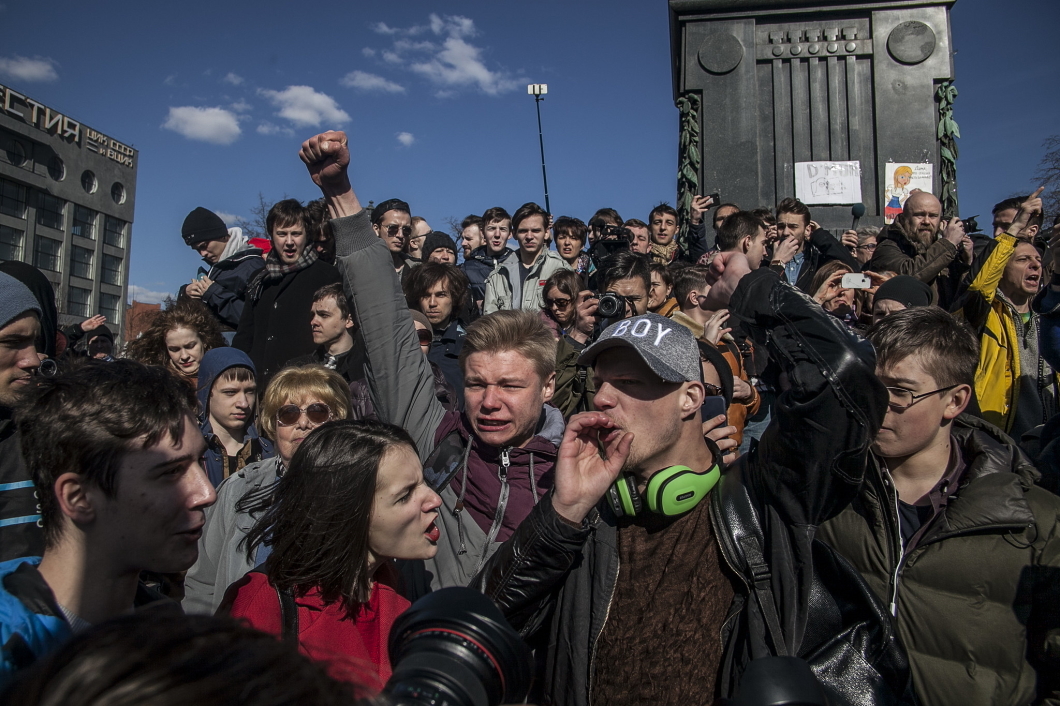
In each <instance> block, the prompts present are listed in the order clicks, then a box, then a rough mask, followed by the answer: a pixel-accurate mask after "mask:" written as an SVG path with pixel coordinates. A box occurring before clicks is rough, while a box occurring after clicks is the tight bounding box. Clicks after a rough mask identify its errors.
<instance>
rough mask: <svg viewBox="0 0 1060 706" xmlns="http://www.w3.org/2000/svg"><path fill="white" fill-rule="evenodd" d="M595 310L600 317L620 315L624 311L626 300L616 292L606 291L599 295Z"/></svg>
mask: <svg viewBox="0 0 1060 706" xmlns="http://www.w3.org/2000/svg"><path fill="white" fill-rule="evenodd" d="M596 312H597V314H599V316H600V318H602V319H613V318H615V317H621V316H623V315H624V314H625V313H626V302H625V300H624V299H623V298H622V297H621V296H619V295H618V294H615V293H614V292H607V293H606V294H604V295H603V296H601V297H600V301H599V303H598V304H597V305H596Z"/></svg>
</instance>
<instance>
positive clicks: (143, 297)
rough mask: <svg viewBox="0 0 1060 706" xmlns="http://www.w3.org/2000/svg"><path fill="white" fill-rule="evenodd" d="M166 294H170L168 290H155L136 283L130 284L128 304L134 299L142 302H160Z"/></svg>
mask: <svg viewBox="0 0 1060 706" xmlns="http://www.w3.org/2000/svg"><path fill="white" fill-rule="evenodd" d="M168 296H172V295H171V294H170V293H169V292H155V291H152V290H150V289H147V288H146V287H141V286H140V285H137V284H130V285H129V301H128V304H130V305H131V304H132V303H133V301H134V300H135V301H138V302H143V303H144V304H161V303H162V302H164V301H165V299H166V297H168Z"/></svg>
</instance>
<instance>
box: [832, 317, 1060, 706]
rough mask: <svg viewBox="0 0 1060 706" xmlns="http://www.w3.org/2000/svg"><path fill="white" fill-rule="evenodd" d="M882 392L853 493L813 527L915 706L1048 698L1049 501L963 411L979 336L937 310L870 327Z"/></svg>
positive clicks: (1051, 624) (1059, 559) (1058, 683)
mask: <svg viewBox="0 0 1060 706" xmlns="http://www.w3.org/2000/svg"><path fill="white" fill-rule="evenodd" d="M869 339H870V341H871V342H872V344H873V345H874V346H875V348H876V355H877V359H876V374H877V376H878V377H879V379H880V380H881V381H882V382H883V384H884V385H885V386H886V387H887V391H888V392H889V393H890V404H889V407H888V410H887V414H886V416H885V417H884V420H883V426H882V427H881V429H880V431H879V433H878V434H877V436H876V440H875V443H874V445H873V459H874V461H875V463H871V464H870V468H869V472H868V473H867V474H866V477H865V482H864V483H863V484H862V487H861V490H860V493H859V495H858V497H857V498H856V499H855V500H854V502H853V503H851V504H850V505H849V506H848V507H847V508H846V509H844V510H843V512H842V513H840V514H839V515H838V516H836V517H835V518H833V519H831V520H829V521H828V522H826V523H824V524H823V525H822V526H821V528H820V530H819V532H818V535H817V536H818V537H819V538H820V539H821V540H823V541H824V542H826V543H828V544H830V545H831V546H832V547H834V548H835V549H836V550H837V551H838V552H839V553H840V554H842V555H843V556H844V557H845V558H846V559H847V560H848V561H850V562H851V563H852V564H853V565H854V566H855V567H856V568H857V569H858V570H859V571H860V572H861V574H862V576H863V577H864V578H865V580H866V582H867V583H868V584H869V585H870V586H871V587H872V589H873V590H874V591H875V593H876V594H877V596H878V597H879V598H880V599H881V601H882V602H883V604H884V605H887V606H889V608H890V611H891V614H892V615H894V616H895V622H896V624H897V627H898V633H899V635H900V637H901V640H902V642H903V644H904V645H905V648H906V650H907V652H908V655H909V661H910V665H911V667H912V671H913V682H914V686H915V688H916V691H917V693H918V695H919V696H920V699H921V702H922V703H924V704H952V703H960V704H964V705H965V706H974V705H977V704H1017V703H1037V702H1039V701H1041V700H1049V699H1050V698H1056V697H1057V696H1058V695H1060V691H1058V689H1060V650H1058V643H1057V639H1058V638H1057V633H1058V630H1060V613H1058V611H1057V606H1058V605H1060V580H1058V577H1060V540H1058V539H1057V534H1058V530H1060V522H1058V519H1060V498H1057V497H1056V496H1054V495H1052V494H1051V493H1049V492H1047V491H1045V490H1042V489H1040V488H1038V487H1036V486H1035V482H1036V481H1037V479H1038V478H1039V477H1040V474H1039V473H1038V471H1037V470H1036V469H1035V468H1034V466H1033V465H1031V463H1030V461H1029V460H1028V459H1027V457H1026V456H1024V455H1023V454H1022V453H1021V452H1020V451H1019V449H1018V448H1017V447H1016V445H1015V444H1014V442H1013V441H1012V440H1011V439H1010V438H1009V437H1007V436H1005V435H1004V434H1003V433H1002V432H1001V431H1000V430H999V429H998V428H997V427H994V426H992V425H990V424H988V423H986V422H983V421H982V420H980V419H978V418H975V417H971V416H968V415H962V414H961V413H962V412H963V411H964V409H965V407H966V406H967V405H968V403H969V401H970V399H971V396H972V385H973V384H974V380H975V370H976V366H977V365H978V362H979V345H978V342H977V341H976V339H975V337H974V336H973V334H972V333H971V332H970V331H969V330H968V329H967V328H966V327H965V326H964V325H963V324H961V323H959V322H958V321H957V320H956V319H954V318H953V317H952V316H950V315H949V314H948V313H946V312H945V311H943V310H942V309H939V308H937V307H932V306H927V307H917V308H912V309H906V310H904V311H899V312H896V313H894V314H891V315H890V316H888V317H887V318H886V319H884V320H882V321H881V322H880V323H878V324H877V325H876V326H875V327H874V328H873V329H872V331H871V332H870V334H869Z"/></svg>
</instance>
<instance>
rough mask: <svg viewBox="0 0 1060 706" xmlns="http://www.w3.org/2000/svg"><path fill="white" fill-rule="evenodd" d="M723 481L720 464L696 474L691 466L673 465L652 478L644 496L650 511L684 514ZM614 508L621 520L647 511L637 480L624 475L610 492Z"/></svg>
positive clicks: (674, 514) (608, 496) (664, 513)
mask: <svg viewBox="0 0 1060 706" xmlns="http://www.w3.org/2000/svg"><path fill="white" fill-rule="evenodd" d="M720 478H721V467H720V466H718V464H716V463H715V464H714V466H713V467H712V468H711V469H710V470H709V471H706V472H705V473H697V472H695V471H693V470H692V469H691V468H689V467H688V466H670V467H669V468H664V469H662V470H661V471H659V472H658V473H656V474H655V475H653V476H652V477H651V480H649V481H648V487H647V489H646V491H645V493H644V495H645V496H646V498H647V501H648V509H649V510H651V511H652V512H654V513H656V514H658V515H666V516H667V517H675V516H677V515H682V514H684V513H686V512H688V511H689V510H691V509H692V508H694V507H695V506H696V505H698V504H699V501H700V500H702V499H703V498H705V497H707V493H709V492H710V491H711V489H712V488H713V487H714V485H715V484H716V483H717V482H718V480H719V479H720ZM607 500H608V502H609V503H610V504H611V509H612V510H614V511H615V514H616V515H617V516H619V517H635V516H637V515H639V514H640V513H641V512H643V511H644V498H642V497H641V494H640V493H639V492H638V491H637V480H636V477H635V476H633V475H632V474H629V473H623V474H622V475H620V476H619V477H618V480H616V481H615V482H614V484H612V486H611V487H610V488H608V491H607Z"/></svg>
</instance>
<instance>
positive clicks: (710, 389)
mask: <svg viewBox="0 0 1060 706" xmlns="http://www.w3.org/2000/svg"><path fill="white" fill-rule="evenodd" d="M703 387H705V388H707V397H721V396H722V395H724V394H725V390H723V389H721V388H720V387H718V386H717V385H714V384H712V383H709V382H705V383H703Z"/></svg>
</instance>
